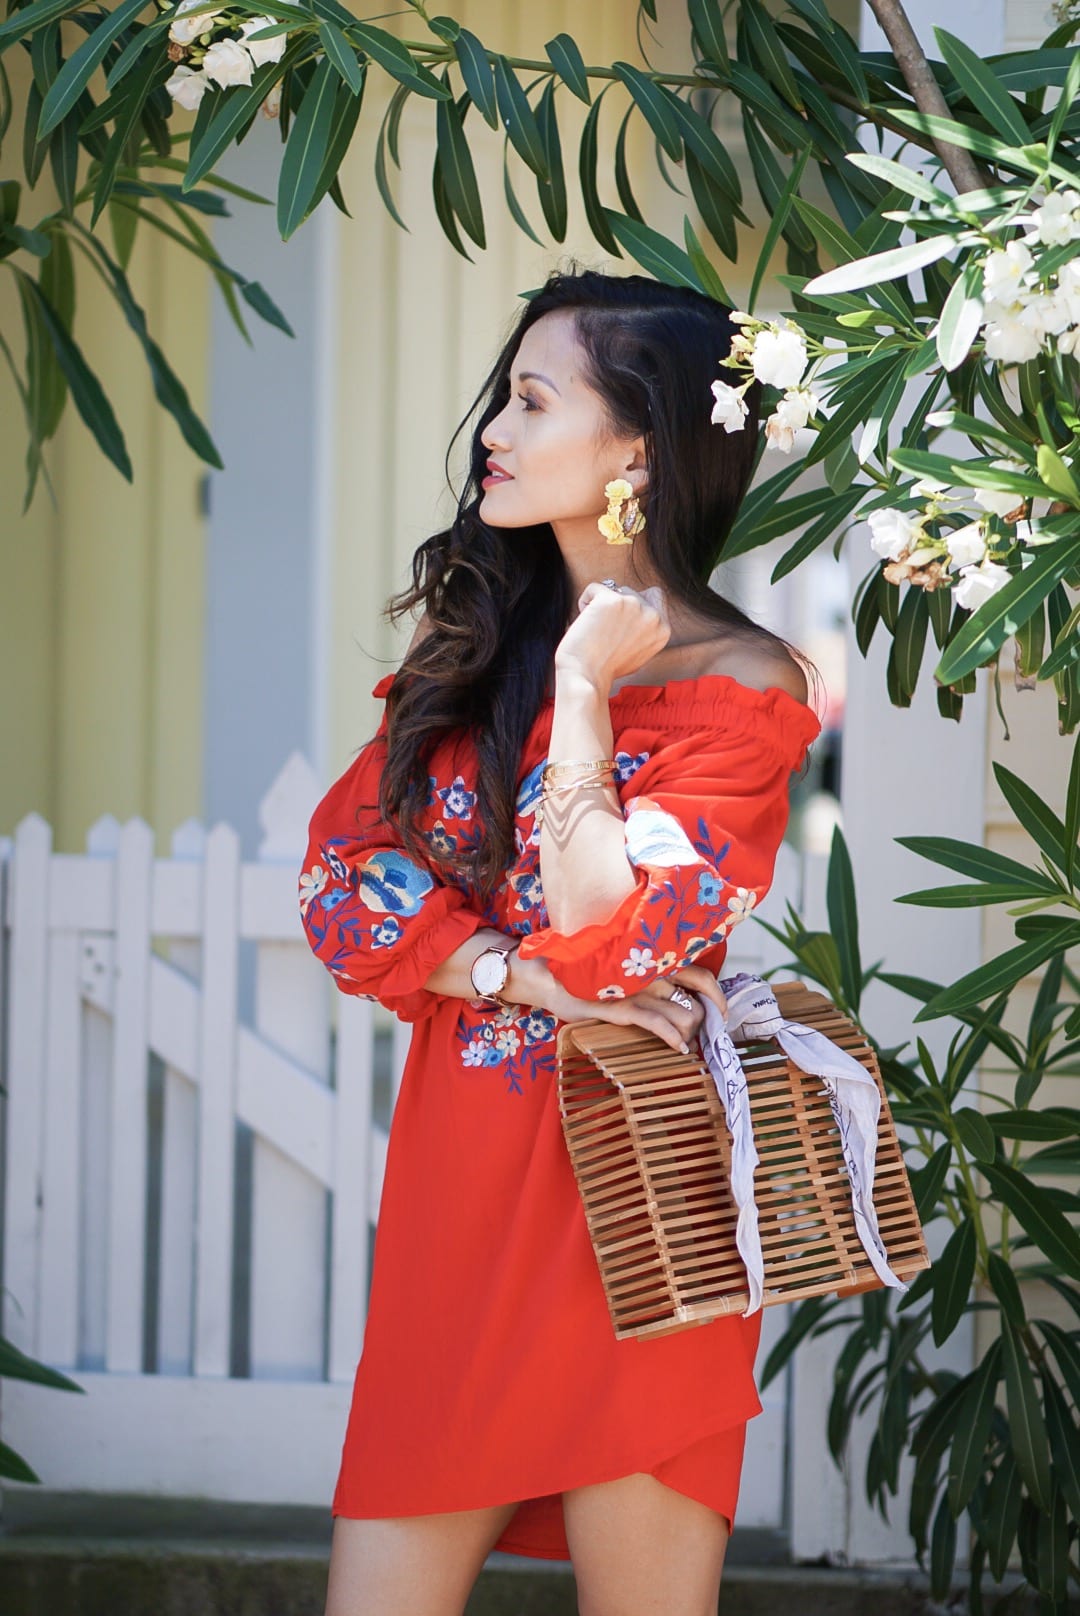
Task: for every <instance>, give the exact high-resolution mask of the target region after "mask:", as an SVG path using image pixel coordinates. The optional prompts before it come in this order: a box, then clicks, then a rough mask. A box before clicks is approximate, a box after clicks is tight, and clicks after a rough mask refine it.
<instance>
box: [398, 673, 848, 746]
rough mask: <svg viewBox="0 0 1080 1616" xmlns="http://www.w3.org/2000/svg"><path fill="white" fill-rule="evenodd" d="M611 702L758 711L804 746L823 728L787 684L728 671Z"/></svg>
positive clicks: (546, 705)
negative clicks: (755, 681) (747, 681)
mask: <svg viewBox="0 0 1080 1616" xmlns="http://www.w3.org/2000/svg"><path fill="white" fill-rule="evenodd" d="M394 677H395V676H394V674H392V673H388V674H384V676H383V677H382V678H381V679H380V680H379V682H378V684H377V685H376V686H375V688H374V690H373V691H372V695H373V696H385V695H386V692H387V691H388V690H389V688H390V686H391V684H392V683H393V681H394ZM610 702H611V706H612V707H613V708H614V709H616V710H617V711H618V713H619V717H620V719H622V720H624V721H625V719H626V718H627V717H629V716H632V717H634V718H637V717H639V716H640V717H646V715H647V716H648V718H651V719H654V720H659V721H660V722H661V723H662V724H664V723H668V722H670V721H671V720H672V719H673V718H678V719H679V720H680V721H681V722H684V723H699V724H710V723H718V724H722V723H723V722H724V720H725V718H727V719H729V720H730V719H731V718H732V717H733V716H734V715H735V714H736V713H738V714H739V715H740V716H745V715H749V714H756V715H757V716H759V717H760V718H762V719H763V720H765V721H766V722H769V723H771V724H773V725H775V727H776V729H777V730H778V731H779V732H780V733H781V734H782V735H784V736H785V737H788V736H790V738H791V739H792V740H793V741H796V742H802V744H803V745H805V746H809V744H810V742H811V741H812V740H813V739H814V738H815V736H816V735H817V734H818V733H819V732H820V730H821V720H820V718H819V717H818V715H817V713H816V712H815V711H814V709H813V708H812V707H810V706H809V705H808V704H807V703H806V702H802V701H800V700H799V699H798V697H797V696H793V695H792V694H791V692H790V691H789V690H785V689H784V688H783V687H782V686H781V685H770V686H769V687H768V689H767V690H758V689H756V688H755V687H754V686H753V685H744V684H743V683H742V682H741V681H740V680H738V679H736V678H735V677H734V676H733V675H732V674H730V673H699V674H697V675H696V677H694V678H693V679H669V680H668V681H667V683H666V684H661V685H657V684H652V685H646V684H624V685H620V686H619V688H618V690H616V691H615V692H614V693H613V694H612V696H611V698H610ZM554 705H555V698H554V696H544V697H543V698H542V699H541V705H540V711H539V713H538V714H537V723H539V722H540V721H541V719H546V718H547V717H548V715H549V713H550V710H551V708H553V707H554Z"/></svg>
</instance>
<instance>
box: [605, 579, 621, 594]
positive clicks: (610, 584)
mask: <svg viewBox="0 0 1080 1616" xmlns="http://www.w3.org/2000/svg"><path fill="white" fill-rule="evenodd" d="M600 582H601V583H602V584H603V586H604V588H605V589H614V591H615V593H616V594H617V595H618V594H620V593H621V591H620V589H619V586H618V584H617V583H616V582H615V580H614V578H601V580H600Z"/></svg>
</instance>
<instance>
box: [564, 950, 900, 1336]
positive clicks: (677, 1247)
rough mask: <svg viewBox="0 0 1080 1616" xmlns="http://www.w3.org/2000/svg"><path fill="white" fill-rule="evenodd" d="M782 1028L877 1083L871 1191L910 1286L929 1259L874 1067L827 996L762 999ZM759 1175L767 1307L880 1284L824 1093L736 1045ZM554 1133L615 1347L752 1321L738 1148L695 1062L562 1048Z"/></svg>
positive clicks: (765, 1045)
mask: <svg viewBox="0 0 1080 1616" xmlns="http://www.w3.org/2000/svg"><path fill="white" fill-rule="evenodd" d="M771 991H772V992H774V993H775V995H776V1000H777V1005H778V1007H779V1011H780V1014H781V1015H782V1016H783V1017H784V1018H785V1019H786V1020H789V1021H793V1022H798V1023H802V1024H804V1025H805V1026H808V1027H813V1028H814V1029H816V1030H817V1031H819V1032H822V1033H824V1034H825V1036H826V1037H827V1038H829V1039H831V1040H832V1042H833V1043H834V1044H836V1045H838V1046H839V1047H840V1048H841V1049H843V1050H846V1051H847V1052H848V1054H849V1055H851V1056H853V1057H854V1058H855V1060H857V1061H858V1062H859V1064H860V1065H861V1066H862V1067H863V1068H864V1069H865V1070H866V1071H867V1072H868V1073H870V1074H871V1075H872V1077H873V1080H874V1082H875V1083H876V1085H877V1089H878V1092H879V1095H880V1102H881V1105H880V1112H879V1116H878V1123H877V1162H876V1170H875V1172H874V1181H873V1186H872V1194H873V1201H874V1203H875V1206H876V1213H877V1221H878V1228H879V1230H880V1236H881V1243H882V1245H883V1246H884V1248H885V1251H886V1253H887V1256H888V1262H889V1266H890V1267H891V1269H892V1271H893V1273H894V1274H895V1275H896V1277H897V1278H898V1279H900V1280H902V1281H904V1282H907V1281H908V1280H909V1279H910V1278H911V1277H912V1276H913V1275H914V1274H916V1273H918V1272H919V1271H920V1270H921V1269H924V1268H928V1267H929V1265H930V1259H929V1256H928V1253H927V1249H926V1243H925V1240H924V1239H923V1233H922V1228H921V1225H920V1223H919V1217H918V1213H917V1211H916V1209H915V1201H914V1197H913V1196H912V1193H911V1186H910V1184H909V1182H908V1176H907V1170H906V1168H905V1166H904V1160H903V1156H902V1153H901V1150H900V1142H899V1140H898V1138H897V1135H896V1128H895V1125H894V1123H893V1120H892V1114H891V1112H890V1110H889V1104H888V1100H887V1099H886V1096H885V1091H884V1088H883V1086H882V1082H881V1074H880V1071H879V1069H878V1065H877V1061H876V1059H875V1056H874V1053H873V1051H872V1049H871V1048H870V1046H869V1045H868V1044H867V1042H866V1040H865V1039H864V1038H863V1036H862V1034H861V1033H860V1032H859V1031H858V1029H857V1028H856V1027H855V1025H854V1024H853V1023H852V1022H851V1021H849V1020H848V1019H847V1018H846V1017H845V1016H843V1015H842V1014H841V1013H840V1011H839V1010H837V1008H836V1006H835V1005H834V1004H832V1002H831V1001H830V1000H829V999H828V998H826V997H825V995H824V994H821V993H816V992H813V991H812V990H810V989H808V988H807V987H806V985H805V984H804V983H802V982H785V983H776V984H772V985H771ZM735 1052H736V1054H737V1055H738V1058H739V1063H740V1065H741V1067H742V1071H743V1072H744V1073H745V1075H746V1079H747V1086H748V1095H749V1107H750V1115H751V1119H752V1130H753V1140H754V1145H755V1146H756V1149H757V1153H758V1165H757V1167H756V1170H755V1171H754V1175H753V1199H754V1201H755V1202H756V1204H757V1220H758V1231H759V1234H760V1241H761V1252H762V1257H763V1290H762V1295H761V1302H762V1305H763V1306H768V1305H770V1304H774V1303H777V1302H791V1301H799V1300H801V1299H802V1298H804V1297H808V1296H818V1295H822V1294H824V1293H827V1292H830V1291H836V1292H838V1293H841V1294H844V1293H854V1292H857V1291H862V1290H870V1289H874V1288H877V1287H878V1286H880V1285H881V1284H882V1281H881V1279H880V1278H879V1277H878V1274H877V1273H876V1272H875V1270H874V1267H873V1266H872V1264H871V1262H870V1260H869V1259H868V1257H867V1254H866V1251H865V1250H864V1247H863V1244H862V1242H861V1241H860V1238H859V1234H858V1231H857V1227H856V1220H855V1215H854V1212H853V1207H852V1186H851V1181H850V1179H849V1176H848V1171H847V1167H846V1165H845V1159H844V1153H843V1150H842V1147H841V1139H840V1131H839V1128H838V1125H837V1121H836V1119H835V1117H834V1113H833V1109H832V1107H831V1105H830V1102H829V1098H828V1095H827V1093H826V1092H825V1090H824V1088H823V1087H822V1081H821V1079H820V1078H818V1077H813V1076H810V1075H809V1074H808V1073H806V1072H804V1071H802V1070H800V1068H799V1067H798V1066H797V1065H795V1063H794V1061H793V1060H791V1058H790V1057H789V1056H788V1055H786V1054H785V1052H784V1050H783V1049H782V1048H781V1047H780V1044H779V1043H778V1041H777V1040H776V1039H775V1038H772V1037H770V1038H761V1037H758V1038H754V1039H749V1040H744V1039H736V1040H735ZM558 1091H559V1108H560V1113H561V1117H562V1124H563V1132H564V1134H565V1136H566V1143H567V1146H568V1149H569V1152H570V1160H571V1162H572V1164H573V1169H574V1174H575V1176H576V1178H577V1183H578V1188H579V1189H580V1191H581V1198H582V1202H583V1205H584V1208H585V1217H586V1221H587V1223H588V1228H589V1234H590V1237H591V1239H592V1244H593V1248H594V1250H595V1252H596V1259H597V1263H598V1264H599V1268H600V1275H601V1279H602V1281H603V1285H604V1291H605V1294H606V1296H607V1301H608V1307H609V1310H610V1313H611V1319H612V1323H613V1325H614V1327H615V1334H616V1336H618V1337H620V1338H622V1337H627V1336H652V1335H662V1334H666V1333H668V1332H669V1331H672V1330H678V1329H683V1328H685V1327H687V1326H689V1325H693V1324H706V1323H708V1322H709V1321H710V1320H712V1319H716V1318H719V1317H720V1316H721V1315H722V1314H725V1313H745V1312H746V1311H747V1308H748V1306H749V1303H750V1289H749V1285H748V1280H747V1270H746V1267H745V1266H744V1264H743V1261H742V1259H741V1257H740V1255H739V1252H738V1250H737V1249H736V1244H735V1229H736V1222H737V1219H738V1213H737V1209H736V1205H735V1201H734V1199H733V1196H732V1192H731V1186H730V1169H731V1139H730V1136H729V1132H728V1127H727V1123H726V1119H725V1111H724V1106H723V1104H722V1103H721V1100H720V1097H719V1094H718V1092H717V1086H716V1081H715V1079H714V1077H713V1075H712V1072H711V1071H710V1069H709V1067H708V1066H707V1065H706V1064H705V1062H704V1060H703V1059H702V1058H701V1056H699V1055H695V1054H690V1055H680V1054H678V1053H677V1052H676V1051H674V1050H672V1049H670V1048H669V1047H668V1046H667V1045H666V1044H665V1043H663V1042H662V1040H661V1039H659V1038H657V1037H655V1036H654V1035H653V1034H652V1033H648V1032H645V1031H643V1030H642V1029H640V1028H636V1027H622V1026H613V1025H612V1024H611V1023H609V1022H603V1021H582V1022H576V1023H573V1024H570V1025H567V1026H564V1027H563V1028H562V1029H561V1031H560V1033H559V1038H558Z"/></svg>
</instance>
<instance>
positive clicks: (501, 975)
mask: <svg viewBox="0 0 1080 1616" xmlns="http://www.w3.org/2000/svg"><path fill="white" fill-rule="evenodd" d="M516 947H517V944H516V943H511V944H510V945H509V947H507V948H499V947H494V948H485V949H484V951H483V953H481V954H477V956H476V958H475V959H474V960H473V962H472V964H471V965H470V967H469V980H470V981H471V982H472V985H473V991H474V992H475V994H476V997H477V998H478V999H481V1000H483V1002H484V1003H485V1004H503V1003H504V1002H505V1001H504V1000H503V999H501V998H500V997H499V995H500V993H501V992H502V990H503V988H504V987H505V986H506V981H507V978H508V977H509V975H510V955H511V954H512V953H513V952H514V950H515V949H516Z"/></svg>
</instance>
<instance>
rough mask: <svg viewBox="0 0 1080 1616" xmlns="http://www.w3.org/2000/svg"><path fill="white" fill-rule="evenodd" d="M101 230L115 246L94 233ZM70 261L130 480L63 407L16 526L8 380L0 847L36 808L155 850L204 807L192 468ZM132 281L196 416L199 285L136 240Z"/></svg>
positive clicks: (73, 828)
mask: <svg viewBox="0 0 1080 1616" xmlns="http://www.w3.org/2000/svg"><path fill="white" fill-rule="evenodd" d="M10 65H11V67H13V68H14V69H15V73H16V77H17V79H18V76H19V75H22V81H21V82H19V83H17V87H16V98H17V110H16V120H17V119H18V116H19V111H18V106H19V100H20V94H21V91H22V90H23V88H24V83H25V75H26V71H27V68H26V64H25V59H24V57H23V55H22V53H16V54H15V56H13V58H12V61H11V64H10ZM54 204H55V198H54V197H53V196H52V195H51V194H50V192H49V189H48V185H47V183H46V181H45V179H44V177H43V180H42V182H41V183H40V184H39V186H38V187H37V189H36V191H35V192H34V193H31V195H30V197H29V198H27V199H25V200H24V204H23V208H24V215H25V218H26V220H27V222H31V221H32V220H34V219H35V218H37V217H39V216H40V215H41V214H42V213H43V212H44V211H45V210H46V209H47V208H49V207H51V206H53V205H54ZM99 230H100V231H101V232H102V239H103V241H104V242H105V243H106V245H108V246H109V247H110V249H111V248H112V241H111V236H110V233H109V229H108V222H107V219H106V218H103V219H102V220H101V221H99ZM76 263H77V268H76V277H77V280H76V284H77V297H78V304H77V315H76V326H75V330H76V338H77V341H78V343H79V345H80V347H81V348H82V351H83V353H84V355H85V357H86V360H87V362H88V363H89V365H90V366H91V368H92V369H93V370H94V371H95V372H96V373H97V374H98V376H99V377H100V379H101V381H102V384H103V386H104V387H105V390H106V392H107V394H108V396H109V398H110V400H111V402H112V405H113V408H114V410H115V411H116V415H117V418H118V420H119V422H120V426H121V429H122V431H123V432H124V435H125V438H126V441H127V446H128V452H129V454H130V456H131V459H132V462H133V466H134V481H133V483H131V484H129V483H127V482H126V481H125V479H124V478H123V477H122V476H121V474H120V473H119V472H118V471H117V470H116V469H115V468H114V467H113V466H112V465H111V464H110V463H108V462H107V461H106V460H105V458H104V456H103V455H102V454H101V451H100V450H99V449H98V447H97V445H96V443H95V442H94V440H93V439H92V437H91V435H90V433H89V431H88V429H87V428H86V427H85V425H84V424H83V422H82V420H81V419H80V418H79V416H78V414H77V412H76V410H75V409H74V406H73V405H72V404H71V402H70V400H69V401H68V405H67V407H66V409H65V413H64V418H63V421H62V423H61V426H60V430H59V432H58V434H57V437H56V440H55V441H54V443H53V444H52V445H50V446H49V448H48V449H47V451H46V454H47V460H48V464H49V467H50V470H51V472H52V475H53V478H54V482H55V487H56V495H57V501H58V505H57V509H56V510H53V508H52V506H51V504H50V502H49V498H48V493H47V490H45V489H44V488H40V489H39V491H38V494H37V495H36V497H35V502H34V505H33V507H32V508H31V511H30V512H29V514H28V515H27V516H25V517H23V516H22V515H21V514H20V513H21V503H22V488H23V472H22V464H23V456H24V437H23V432H22V428H21V422H22V413H21V410H20V409H19V407H18V403H17V395H16V394H15V391H14V387H13V385H12V383H11V380H10V377H7V378H6V379H5V380H4V382H3V383H0V386H2V387H3V388H4V390H5V391H4V393H3V395H2V397H3V400H4V404H5V406H6V409H5V418H6V419H8V420H10V421H11V422H12V423H13V428H14V429H13V430H12V431H10V432H8V433H7V434H5V441H4V444H3V447H2V449H0V454H2V455H3V460H2V461H0V470H2V475H0V536H2V537H0V542H2V544H3V553H2V560H0V565H2V567H3V574H2V576H3V580H4V588H3V590H0V599H2V601H3V605H2V606H0V613H2V616H0V627H2V629H3V633H2V634H0V681H2V684H3V688H4V690H5V691H7V692H9V699H8V700H7V701H6V702H5V703H4V707H3V715H2V719H0V723H2V726H3V727H2V731H0V739H2V742H3V752H4V756H5V758H6V759H9V760H15V761H14V766H9V767H7V768H5V770H4V771H3V778H2V781H0V833H4V832H10V831H11V829H12V828H13V826H14V825H15V824H16V823H17V821H18V820H19V819H20V818H21V817H22V815H23V814H25V813H26V812H28V811H29V810H30V809H37V810H38V811H39V812H40V813H42V814H44V815H45V816H46V817H47V818H48V819H50V820H51V821H52V823H53V825H54V827H55V836H56V845H57V847H58V848H60V849H67V850H74V849H76V848H80V847H81V846H82V845H83V843H84V839H85V835H86V831H87V829H88V828H89V826H90V825H91V824H92V823H93V821H94V820H95V819H96V818H98V817H99V816H100V815H101V814H105V813H113V814H116V815H117V816H118V817H119V818H126V817H127V816H129V815H132V814H140V815H142V816H143V817H144V818H146V819H147V820H148V821H149V822H150V823H151V824H152V825H153V826H154V828H155V829H156V830H157V831H158V832H159V834H162V835H164V834H167V833H168V832H169V831H171V830H172V829H173V828H174V827H175V825H176V824H177V823H179V821H180V820H182V819H183V818H185V817H187V816H188V815H190V814H192V813H197V812H198V811H199V807H200V803H201V798H202V734H201V728H202V684H201V677H202V619H203V598H202V597H203V585H202V566H203V559H202V558H203V528H204V524H203V521H202V519H201V517H200V516H199V514H198V510H197V507H196V493H197V488H198V478H199V471H200V466H201V463H200V462H198V461H197V460H195V458H194V457H193V455H192V453H191V451H190V449H188V447H187V445H186V444H185V443H184V442H183V440H182V439H181V437H180V435H179V433H178V431H177V428H176V426H175V424H174V423H173V421H172V419H171V417H168V416H167V415H166V414H165V412H164V410H163V409H162V408H161V406H160V405H159V404H158V403H157V401H156V399H155V397H154V393H153V387H152V383H151V380H150V375H149V371H148V368H147V365H146V361H145V359H144V357H143V353H142V350H141V348H140V346H139V344H138V342H137V339H136V337H135V334H134V332H132V331H131V330H130V328H129V327H128V325H127V324H126V322H125V320H124V318H123V316H122V314H121V313H120V311H119V309H118V307H117V305H116V303H115V301H114V300H113V298H112V296H111V295H110V293H109V292H108V291H107V290H106V288H105V286H104V285H103V283H102V281H101V279H100V278H99V277H98V275H97V274H96V273H95V272H94V270H93V269H92V268H91V266H90V264H89V263H88V262H87V260H86V259H85V258H84V257H82V256H81V255H79V254H77V255H76ZM129 279H130V282H131V286H132V289H133V292H134V294H135V296H136V298H137V299H138V300H139V301H140V303H142V305H143V307H144V308H145V310H146V312H147V316H148V319H149V322H150V329H151V332H152V334H153V335H154V336H155V338H156V339H157V341H158V342H159V343H160V345H161V346H162V348H163V349H164V351H165V352H166V354H167V355H168V356H169V358H170V361H171V362H172V363H173V365H174V368H175V369H176V370H177V372H178V374H179V375H180V377H181V379H182V380H183V381H184V383H185V385H186V386H187V387H188V390H189V393H190V395H191V397H192V402H193V405H194V407H195V409H196V410H197V411H198V412H199V413H200V414H202V413H203V412H204V402H203V401H204V394H205V376H206V352H205V349H206V340H205V333H206V330H207V315H208V298H209V277H208V276H207V274H206V272H205V270H204V269H203V268H202V266H201V265H199V264H198V263H197V262H196V261H195V260H194V259H193V258H191V257H190V255H187V254H183V253H182V252H180V251H179V250H178V249H177V248H175V247H173V246H171V245H170V246H168V247H166V246H165V243H164V239H163V238H162V237H161V236H160V235H159V234H158V233H157V232H153V231H152V230H151V229H150V228H149V227H147V226H145V225H143V226H140V233H139V238H138V241H137V245H136V248H135V252H134V255H133V257H132V261H131V265H130V269H129ZM0 297H3V299H4V302H3V304H2V305H0V316H2V317H3V320H4V329H5V331H10V332H13V333H14V332H17V331H19V330H20V329H21V323H20V321H19V319H18V315H17V304H16V303H15V301H14V299H13V295H12V288H11V283H10V278H9V277H6V276H5V277H4V281H3V287H2V290H0ZM20 347H21V344H20ZM5 375H6V373H5Z"/></svg>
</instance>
